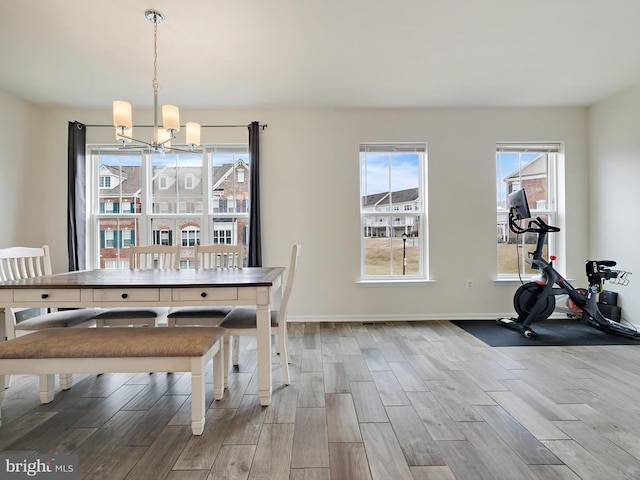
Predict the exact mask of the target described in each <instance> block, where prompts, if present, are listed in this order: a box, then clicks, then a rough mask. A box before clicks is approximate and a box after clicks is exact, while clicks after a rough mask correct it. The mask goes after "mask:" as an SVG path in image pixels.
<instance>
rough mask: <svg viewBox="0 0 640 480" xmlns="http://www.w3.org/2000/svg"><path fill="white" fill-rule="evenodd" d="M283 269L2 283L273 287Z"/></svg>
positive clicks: (94, 274) (108, 273)
mask: <svg viewBox="0 0 640 480" xmlns="http://www.w3.org/2000/svg"><path fill="white" fill-rule="evenodd" d="M283 272H284V268H283V267H247V268H240V269H228V270H227V269H222V270H210V269H202V270H193V269H183V270H124V269H123V270H115V269H113V270H82V271H78V272H69V273H59V274H56V275H45V276H42V277H34V278H27V279H22V280H10V281H7V282H0V289H3V288H122V287H123V286H124V287H132V288H175V287H270V286H272V285H273V283H274V282H275V281H276V280H277V278H278V277H279V276H280V275H282V273H283Z"/></svg>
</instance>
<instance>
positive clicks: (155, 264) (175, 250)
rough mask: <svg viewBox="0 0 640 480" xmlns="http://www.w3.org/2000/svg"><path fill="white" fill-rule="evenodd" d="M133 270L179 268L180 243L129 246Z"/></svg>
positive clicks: (130, 265)
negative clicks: (174, 244) (172, 244)
mask: <svg viewBox="0 0 640 480" xmlns="http://www.w3.org/2000/svg"><path fill="white" fill-rule="evenodd" d="M129 268H130V269H131V270H177V269H178V268H180V245H177V246H168V245H147V246H143V247H140V246H137V247H134V246H131V247H129Z"/></svg>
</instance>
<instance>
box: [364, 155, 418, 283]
mask: <svg viewBox="0 0 640 480" xmlns="http://www.w3.org/2000/svg"><path fill="white" fill-rule="evenodd" d="M426 172H427V168H426V145H425V144H424V143H416V144H407V143H392V144H362V145H360V232H361V237H360V240H361V278H362V279H363V280H376V279H379V280H403V279H404V280H406V279H425V278H427V271H428V270H427V255H426V251H427V249H426V238H427V235H426V233H427V221H426V200H425V199H426V198H427V195H426V185H427V183H426Z"/></svg>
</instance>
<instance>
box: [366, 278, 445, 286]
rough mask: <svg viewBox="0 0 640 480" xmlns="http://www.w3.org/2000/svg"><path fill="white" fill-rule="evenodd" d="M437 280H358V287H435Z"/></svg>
mask: <svg viewBox="0 0 640 480" xmlns="http://www.w3.org/2000/svg"><path fill="white" fill-rule="evenodd" d="M435 283H436V281H435V280H426V279H424V278H411V279H406V280H405V279H397V280H396V279H384V278H380V279H371V280H369V279H367V280H363V279H359V280H356V285H357V286H358V287H416V286H425V285H435Z"/></svg>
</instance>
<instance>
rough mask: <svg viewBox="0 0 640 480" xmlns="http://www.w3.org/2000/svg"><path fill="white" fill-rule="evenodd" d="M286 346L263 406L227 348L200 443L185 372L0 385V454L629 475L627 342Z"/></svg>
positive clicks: (191, 466) (466, 474) (167, 466)
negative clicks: (0, 397) (67, 383)
mask: <svg viewBox="0 0 640 480" xmlns="http://www.w3.org/2000/svg"><path fill="white" fill-rule="evenodd" d="M497 328H498V327H497ZM290 345H291V350H292V353H293V356H292V361H293V364H292V365H291V370H292V379H293V383H292V384H291V385H290V386H288V387H285V386H282V383H281V372H280V369H279V366H278V359H277V357H275V356H274V377H275V378H274V393H273V400H272V403H271V405H270V406H269V407H266V408H263V407H260V404H259V402H258V399H257V395H256V392H257V384H256V376H255V375H254V370H255V358H256V357H255V342H254V341H253V340H252V339H250V338H243V340H242V343H241V349H242V351H241V357H240V367H239V369H238V370H237V371H236V372H234V373H233V374H232V376H231V378H230V384H229V389H228V391H226V392H225V397H224V399H223V400H222V401H216V402H213V400H212V397H213V394H212V392H211V385H208V390H209V391H208V394H207V402H208V404H209V408H208V411H207V424H206V427H205V432H204V434H203V435H202V436H201V437H194V436H192V435H191V428H190V425H189V423H190V413H189V412H190V399H189V389H190V379H189V377H188V375H186V374H140V375H125V374H117V375H102V376H76V380H77V383H75V384H74V386H73V388H72V389H71V390H70V391H67V392H57V393H56V398H55V400H54V401H53V402H52V403H50V404H48V405H40V404H39V401H38V393H37V380H36V379H35V378H34V377H24V376H20V377H14V383H13V385H12V386H11V388H9V389H8V390H6V393H5V399H4V404H3V410H2V416H3V425H2V427H0V452H2V453H14V452H29V453H74V454H77V455H79V462H80V477H81V478H83V479H108V480H119V479H127V480H133V479H144V480H165V479H166V480H186V479H188V480H207V479H208V480H214V479H215V480H218V479H227V478H228V479H247V478H249V479H268V480H277V479H291V480H302V479H305V480H325V479H333V480H349V479H373V480H401V479H414V480H423V479H433V480H452V479H457V480H466V479H469V480H478V479H490V480H499V479H504V480H518V479H553V480H558V479H559V480H565V479H567V480H568V479H585V480H587V479H589V480H591V479H593V480H603V479H607V480H609V479H612V480H613V479H616V480H617V479H638V478H640V408H639V407H638V403H640V346H596V347H507V348H491V347H488V346H486V345H485V344H483V343H481V342H480V341H478V340H476V339H475V338H474V337H471V336H470V335H468V334H466V333H465V332H463V331H462V330H460V329H458V328H457V327H455V326H454V325H452V324H450V323H449V322H444V321H443V322H415V323H403V322H398V323H388V324H381V323H376V324H355V323H349V324H292V325H290ZM209 381H210V380H209Z"/></svg>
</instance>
